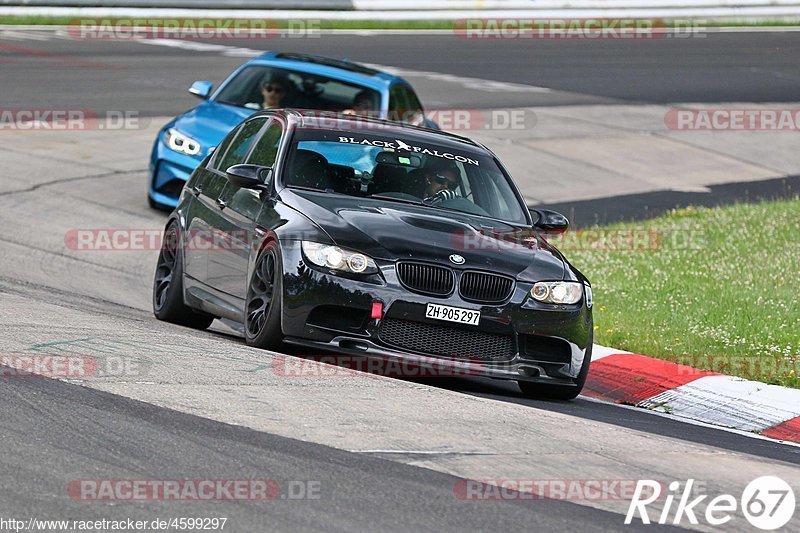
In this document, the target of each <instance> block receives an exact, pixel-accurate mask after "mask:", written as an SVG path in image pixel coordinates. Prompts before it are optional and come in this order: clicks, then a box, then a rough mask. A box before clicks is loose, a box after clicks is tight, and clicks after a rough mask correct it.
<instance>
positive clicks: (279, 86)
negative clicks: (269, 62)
mask: <svg viewBox="0 0 800 533" xmlns="http://www.w3.org/2000/svg"><path fill="white" fill-rule="evenodd" d="M288 91H289V79H288V78H286V76H283V75H281V74H273V75H272V76H271V77H270V78H269V79H268V80H266V81H263V82H262V83H261V96H262V97H263V98H264V101H263V102H262V104H261V107H262V109H276V108H279V107H283V101H284V100H285V99H286V93H287V92H288Z"/></svg>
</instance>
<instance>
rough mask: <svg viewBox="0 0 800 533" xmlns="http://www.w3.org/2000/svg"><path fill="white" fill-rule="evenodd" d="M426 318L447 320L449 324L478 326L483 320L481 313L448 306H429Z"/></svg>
mask: <svg viewBox="0 0 800 533" xmlns="http://www.w3.org/2000/svg"><path fill="white" fill-rule="evenodd" d="M425 316H426V317H428V318H432V319H434V320H447V321H448V322H458V323H459V324H472V325H473V326H477V325H478V321H480V319H481V312H480V311H472V310H471V309H461V308H460V307H450V306H447V305H439V304H428V308H427V309H426V310H425Z"/></svg>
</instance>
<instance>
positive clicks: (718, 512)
mask: <svg viewBox="0 0 800 533" xmlns="http://www.w3.org/2000/svg"><path fill="white" fill-rule="evenodd" d="M693 485H694V480H693V479H689V480H687V481H686V484H685V485H684V486H683V489H681V484H680V482H678V481H673V482H671V483H670V484H669V489H668V492H667V494H666V497H664V499H663V507H662V508H661V511H660V513H659V512H657V511H655V510H654V509H650V512H653V515H650V514H648V508H647V506H648V505H650V504H652V503H654V502H656V501H658V500H660V499H661V498H662V497H663V495H662V494H661V492H662V484H661V483H660V482H658V481H653V480H649V479H640V480H639V481H638V482H637V484H636V489H635V491H634V493H633V498H632V499H631V504H630V506H629V507H628V513H627V515H625V524H631V523H632V522H633V520H634V519H636V518H638V519H639V520H641V522H642V523H643V524H650V523H651V522H655V523H658V524H669V523H671V524H674V525H680V524H682V523H684V522H683V521H684V519H685V520H686V521H687V522H688V523H689V524H692V525H698V524H699V523H700V522H699V520H698V517H700V518H704V519H705V522H706V523H707V524H709V525H712V526H721V525H724V524H727V523H728V522H730V521H731V520H734V518H735V514H736V512H737V509H739V508H740V509H741V512H742V514H743V515H744V517H745V518H746V519H747V521H748V522H750V525H752V526H753V527H755V528H758V529H761V530H764V531H773V530H776V529H779V528H782V527H783V526H785V525H786V524H787V523H788V522H789V520H791V519H792V516H793V515H794V511H795V496H794V491H793V490H792V487H791V486H790V485H789V484H788V483H786V482H785V481H784V480H782V479H781V478H779V477H777V476H762V477H759V478H756V479H754V480H753V481H751V482H750V483H749V484H748V485H747V487H745V489H744V491H743V492H742V496H741V498H740V499H738V500H737V499H736V497H734V496H733V495H731V494H721V495H719V496H716V497H714V498H713V499H711V500H710V501H708V502H707V503H705V500H706V498H708V495H707V494H701V495H700V496H697V497H696V498H693V499H690V498H692V496H693V494H692V487H693ZM659 503H660V502H659ZM703 505H705V512H703V513H701V512H700V509H697V507H702V506H703ZM659 506H660V505H659ZM673 507H674V511H673ZM654 511H655V512H654Z"/></svg>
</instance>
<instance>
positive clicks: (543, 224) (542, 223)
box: [531, 209, 569, 233]
mask: <svg viewBox="0 0 800 533" xmlns="http://www.w3.org/2000/svg"><path fill="white" fill-rule="evenodd" d="M531 217H532V218H533V227H534V228H536V229H539V230H542V231H545V232H547V233H564V232H565V231H567V228H569V220H568V219H567V217H565V216H564V215H562V214H561V213H559V212H557V211H551V210H550V209H531Z"/></svg>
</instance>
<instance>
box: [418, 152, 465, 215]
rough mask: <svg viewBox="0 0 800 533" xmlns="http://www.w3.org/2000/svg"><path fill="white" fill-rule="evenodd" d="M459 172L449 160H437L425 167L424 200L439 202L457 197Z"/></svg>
mask: <svg viewBox="0 0 800 533" xmlns="http://www.w3.org/2000/svg"><path fill="white" fill-rule="evenodd" d="M460 176H461V172H460V171H459V170H458V166H457V165H456V164H455V163H453V162H450V161H441V162H439V161H437V162H436V163H435V164H434V165H432V166H431V167H427V168H426V169H425V202H426V203H431V204H434V205H436V204H440V203H442V202H444V201H445V200H452V199H454V198H458V197H459V196H460V194H459V186H460V185H461V180H460Z"/></svg>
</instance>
